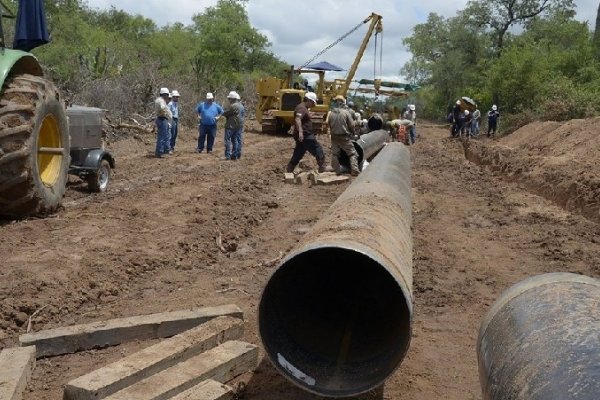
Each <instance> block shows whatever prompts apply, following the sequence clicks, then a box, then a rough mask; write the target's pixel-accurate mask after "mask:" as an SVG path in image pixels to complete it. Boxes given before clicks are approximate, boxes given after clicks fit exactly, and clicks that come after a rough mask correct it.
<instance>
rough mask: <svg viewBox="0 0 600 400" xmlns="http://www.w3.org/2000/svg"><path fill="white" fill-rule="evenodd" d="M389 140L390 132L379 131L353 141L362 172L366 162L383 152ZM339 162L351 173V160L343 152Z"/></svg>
mask: <svg viewBox="0 0 600 400" xmlns="http://www.w3.org/2000/svg"><path fill="white" fill-rule="evenodd" d="M389 138H390V133H389V132H388V131H386V130H383V129H379V130H377V131H373V132H369V133H367V134H364V135H362V136H361V137H360V138H358V139H357V140H353V141H352V144H353V145H354V148H355V149H356V152H357V153H358V167H359V168H360V170H361V171H362V168H363V164H364V161H365V160H370V159H371V158H372V157H373V156H375V155H376V154H377V152H378V151H379V150H381V149H382V148H383V146H385V143H386V142H387V141H388V140H389ZM338 161H339V163H340V166H342V167H344V168H345V169H346V170H348V171H350V158H349V157H348V156H347V155H346V153H344V152H343V151H342V152H341V154H340V156H339V157H338Z"/></svg>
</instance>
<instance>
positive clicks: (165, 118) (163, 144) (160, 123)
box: [154, 87, 173, 158]
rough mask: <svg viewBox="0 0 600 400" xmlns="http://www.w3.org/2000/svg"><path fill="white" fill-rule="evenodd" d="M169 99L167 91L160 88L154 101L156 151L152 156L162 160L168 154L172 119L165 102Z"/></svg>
mask: <svg viewBox="0 0 600 400" xmlns="http://www.w3.org/2000/svg"><path fill="white" fill-rule="evenodd" d="M168 99H169V89H167V88H165V87H164V88H160V91H159V96H158V98H157V99H156V100H155V101H154V113H155V114H156V119H155V123H156V130H157V135H156V149H155V151H154V155H155V156H156V157H157V158H163V157H164V156H165V155H166V154H169V150H170V149H171V148H170V145H169V121H170V120H171V119H172V118H173V114H171V110H169V107H168V106H167V100H168Z"/></svg>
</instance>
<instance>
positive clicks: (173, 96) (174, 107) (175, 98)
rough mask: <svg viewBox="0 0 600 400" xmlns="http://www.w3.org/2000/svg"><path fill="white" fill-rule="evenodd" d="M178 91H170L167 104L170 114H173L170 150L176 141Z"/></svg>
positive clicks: (173, 147)
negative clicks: (169, 98) (169, 99)
mask: <svg viewBox="0 0 600 400" xmlns="http://www.w3.org/2000/svg"><path fill="white" fill-rule="evenodd" d="M178 103H179V92H178V91H177V90H173V92H172V93H171V101H170V102H169V104H167V105H168V106H169V110H171V114H173V120H172V121H171V143H170V148H171V152H170V153H172V152H174V151H175V142H176V141H177V133H178V132H179V126H178V121H179V104H178Z"/></svg>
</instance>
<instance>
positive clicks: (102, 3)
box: [88, 0, 598, 79]
mask: <svg viewBox="0 0 600 400" xmlns="http://www.w3.org/2000/svg"><path fill="white" fill-rule="evenodd" d="M216 3H217V0H178V1H177V2H171V3H170V4H171V5H170V4H169V3H168V2H165V1H164V0H144V1H140V0H119V1H117V0H88V5H89V6H90V7H94V8H100V9H103V8H108V7H110V6H111V5H114V6H115V7H116V8H118V9H123V10H125V11H127V12H129V13H132V14H141V15H143V16H145V17H147V18H150V19H152V20H154V21H155V22H156V23H157V24H158V25H165V24H169V23H174V22H182V23H184V24H190V23H191V21H192V19H191V18H192V16H193V15H194V14H197V13H201V12H203V11H204V9H205V8H206V7H210V6H213V5H215V4H216ZM466 3H467V0H455V1H453V2H449V1H447V0H420V1H418V2H400V1H393V0H346V1H342V0H322V1H320V2H318V3H310V2H300V3H298V2H283V1H281V0H250V1H249V3H248V15H249V18H250V23H251V24H252V25H253V26H254V27H255V28H256V29H258V30H259V31H260V32H262V33H263V34H265V35H266V36H267V37H268V38H269V40H270V41H271V43H272V47H271V50H272V51H273V53H275V54H276V55H277V56H278V57H280V58H281V59H282V60H284V61H286V62H288V63H290V64H294V65H301V64H302V63H304V62H305V61H307V60H308V59H310V58H312V56H314V55H315V54H317V53H318V52H319V51H320V50H322V49H323V48H325V47H326V46H328V45H329V44H330V43H332V42H333V41H335V40H336V39H337V38H338V37H340V36H342V35H343V34H344V33H346V32H348V31H349V30H350V29H351V28H352V27H354V26H355V25H357V24H358V23H360V21H362V20H363V19H365V18H366V17H368V16H369V15H370V14H371V12H376V13H378V14H381V15H382V16H383V26H384V33H383V68H382V71H381V72H382V74H381V75H382V77H383V76H384V77H386V78H392V77H393V78H396V79H399V77H398V75H399V71H400V69H401V68H402V66H403V65H404V63H406V62H407V61H408V60H409V59H410V54H409V53H408V52H407V51H406V48H405V47H404V46H403V44H402V39H403V38H405V37H407V36H410V34H411V33H412V28H413V27H414V26H415V25H416V24H418V23H422V22H424V21H425V20H426V18H427V16H428V15H429V13H430V12H435V13H438V14H440V15H442V16H445V17H451V16H454V15H455V14H456V12H457V11H458V10H460V9H462V8H464V6H465V5H466ZM173 4H176V5H173ZM575 4H576V5H577V18H578V19H579V20H581V21H589V22H590V26H591V27H592V28H593V25H594V23H595V20H596V11H597V8H598V3H597V0H594V1H592V0H576V1H575ZM366 31H367V27H366V26H362V27H361V28H359V29H358V30H357V31H356V32H354V33H353V34H352V35H350V36H348V37H347V38H346V39H345V40H344V41H343V42H341V43H339V44H338V45H337V46H335V47H333V48H332V49H331V50H330V51H328V52H327V53H326V54H324V55H323V56H321V57H319V58H318V59H317V60H316V61H323V60H326V61H329V62H331V63H333V64H337V65H340V66H342V67H344V68H350V65H351V64H352V62H353V60H354V58H355V56H356V53H357V51H358V48H359V46H360V43H361V41H362V40H363V38H364V36H365V33H366ZM373 39H374V38H371V41H370V43H369V47H368V48H367V50H366V51H365V54H364V56H363V58H362V61H361V63H360V65H359V69H358V72H357V74H356V76H355V77H356V78H367V79H371V78H373V67H374V62H375V59H377V62H379V55H377V56H376V57H375V54H374V49H373V45H374V40H373ZM380 43H381V40H380V41H379V44H380ZM376 75H377V77H379V67H378V68H377V71H376Z"/></svg>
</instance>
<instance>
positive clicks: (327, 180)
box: [317, 175, 350, 185]
mask: <svg viewBox="0 0 600 400" xmlns="http://www.w3.org/2000/svg"><path fill="white" fill-rule="evenodd" d="M349 179H350V178H349V177H347V176H345V175H339V176H327V177H324V178H317V185H334V184H337V183H342V182H346V181H347V180H349Z"/></svg>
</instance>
